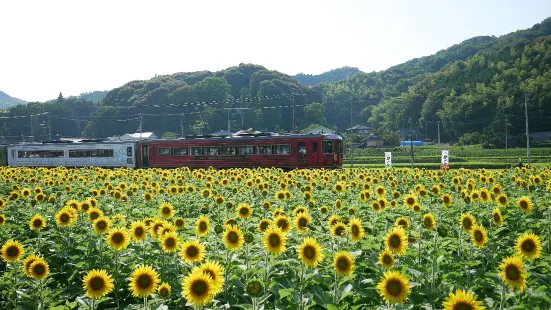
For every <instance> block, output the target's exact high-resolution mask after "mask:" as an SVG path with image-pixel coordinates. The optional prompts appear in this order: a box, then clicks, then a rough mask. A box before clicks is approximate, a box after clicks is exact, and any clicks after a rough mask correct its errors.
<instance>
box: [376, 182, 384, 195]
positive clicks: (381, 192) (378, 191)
mask: <svg viewBox="0 0 551 310" xmlns="http://www.w3.org/2000/svg"><path fill="white" fill-rule="evenodd" d="M375 194H377V196H379V197H381V196H384V195H386V188H384V187H383V186H381V185H379V186H377V187H376V188H375Z"/></svg>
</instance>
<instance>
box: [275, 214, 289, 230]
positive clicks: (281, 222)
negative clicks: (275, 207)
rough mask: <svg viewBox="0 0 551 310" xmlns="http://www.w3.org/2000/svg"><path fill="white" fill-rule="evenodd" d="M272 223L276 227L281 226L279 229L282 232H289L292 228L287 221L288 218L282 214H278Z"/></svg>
mask: <svg viewBox="0 0 551 310" xmlns="http://www.w3.org/2000/svg"><path fill="white" fill-rule="evenodd" d="M273 223H274V225H276V226H277V227H279V228H281V231H283V232H284V233H287V232H289V231H290V230H291V228H292V226H291V223H290V222H289V218H288V217H287V216H286V215H284V214H281V215H278V216H277V217H276V218H275V219H274V222H273Z"/></svg>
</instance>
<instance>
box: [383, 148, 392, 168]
mask: <svg viewBox="0 0 551 310" xmlns="http://www.w3.org/2000/svg"><path fill="white" fill-rule="evenodd" d="M385 167H386V168H390V167H392V153H391V152H385Z"/></svg>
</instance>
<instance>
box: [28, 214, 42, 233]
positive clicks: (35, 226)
mask: <svg viewBox="0 0 551 310" xmlns="http://www.w3.org/2000/svg"><path fill="white" fill-rule="evenodd" d="M29 227H30V228H31V230H40V229H42V228H44V227H46V220H45V219H44V218H43V217H42V216H41V215H40V214H35V215H34V216H33V217H32V218H31V220H30V221H29Z"/></svg>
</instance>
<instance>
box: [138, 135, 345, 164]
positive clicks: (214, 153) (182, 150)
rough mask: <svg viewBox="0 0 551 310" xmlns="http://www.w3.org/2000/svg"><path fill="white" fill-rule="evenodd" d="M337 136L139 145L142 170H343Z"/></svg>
mask: <svg viewBox="0 0 551 310" xmlns="http://www.w3.org/2000/svg"><path fill="white" fill-rule="evenodd" d="M342 142H343V140H342V137H340V136H338V135H270V134H265V133H262V134H248V135H240V136H224V137H213V136H191V137H186V138H184V139H177V140H149V141H141V142H138V143H137V147H136V152H137V153H136V155H137V156H136V158H137V166H138V167H140V168H150V167H151V168H176V167H191V168H208V167H211V166H212V167H215V168H255V167H279V168H288V169H293V168H341V166H342V159H343V154H342V153H343V152H342V148H343V145H342Z"/></svg>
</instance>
